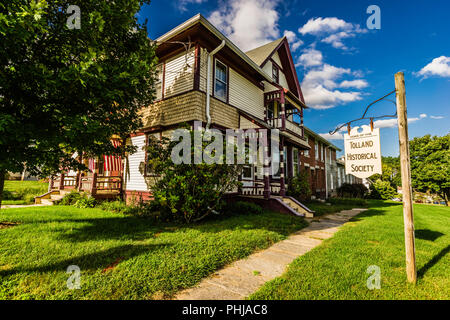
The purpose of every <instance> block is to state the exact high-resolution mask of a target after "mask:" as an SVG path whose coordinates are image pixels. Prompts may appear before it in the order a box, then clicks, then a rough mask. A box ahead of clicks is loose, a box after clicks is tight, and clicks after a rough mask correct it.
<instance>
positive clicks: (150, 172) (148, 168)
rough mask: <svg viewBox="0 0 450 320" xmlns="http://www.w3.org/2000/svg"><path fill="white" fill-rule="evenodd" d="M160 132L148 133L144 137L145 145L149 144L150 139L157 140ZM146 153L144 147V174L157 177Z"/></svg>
mask: <svg viewBox="0 0 450 320" xmlns="http://www.w3.org/2000/svg"><path fill="white" fill-rule="evenodd" d="M160 135H161V133H160V132H154V133H149V134H148V135H147V137H146V141H145V142H146V147H148V145H149V144H150V140H156V141H159V140H161V139H160ZM149 160H150V159H149V158H148V155H147V148H145V168H144V176H145V177H157V176H158V175H157V174H156V173H155V171H154V168H153V167H152V165H151V163H150V161H149Z"/></svg>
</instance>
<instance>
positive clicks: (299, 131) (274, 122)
mask: <svg viewBox="0 0 450 320" xmlns="http://www.w3.org/2000/svg"><path fill="white" fill-rule="evenodd" d="M267 123H268V124H269V125H270V126H272V127H274V128H278V129H283V119H282V118H281V117H280V118H271V119H267ZM285 129H286V130H288V131H291V132H292V133H294V134H296V135H299V136H301V137H303V134H304V132H303V130H304V129H303V126H302V125H299V124H298V123H295V122H293V121H290V120H288V119H286V120H285Z"/></svg>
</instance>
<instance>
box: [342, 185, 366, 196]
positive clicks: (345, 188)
mask: <svg viewBox="0 0 450 320" xmlns="http://www.w3.org/2000/svg"><path fill="white" fill-rule="evenodd" d="M367 192H368V189H367V188H366V186H365V185H363V184H361V183H356V184H350V183H344V184H342V186H340V187H339V188H338V189H337V194H338V196H339V197H340V198H364V196H365V195H366V193H367Z"/></svg>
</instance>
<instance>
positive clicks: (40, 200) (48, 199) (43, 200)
mask: <svg viewBox="0 0 450 320" xmlns="http://www.w3.org/2000/svg"><path fill="white" fill-rule="evenodd" d="M69 192H70V190H52V191H49V192H46V193H44V194H42V195H40V196H37V197H35V198H34V203H35V204H45V205H48V206H51V205H53V204H54V202H55V201H58V200H61V199H62V198H63V197H64V196H65V195H66V193H69Z"/></svg>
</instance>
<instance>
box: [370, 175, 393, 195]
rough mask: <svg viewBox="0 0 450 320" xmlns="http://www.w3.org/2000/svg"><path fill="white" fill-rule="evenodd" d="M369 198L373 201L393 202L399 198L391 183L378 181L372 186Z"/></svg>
mask: <svg viewBox="0 0 450 320" xmlns="http://www.w3.org/2000/svg"><path fill="white" fill-rule="evenodd" d="M369 197H370V198H371V199H381V200H391V199H393V198H396V197H398V194H397V191H396V190H395V189H394V188H392V186H391V184H390V183H389V181H383V180H381V179H378V180H377V181H375V182H374V183H372V184H371V185H370V193H369Z"/></svg>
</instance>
